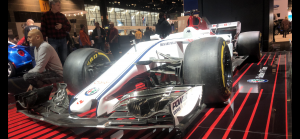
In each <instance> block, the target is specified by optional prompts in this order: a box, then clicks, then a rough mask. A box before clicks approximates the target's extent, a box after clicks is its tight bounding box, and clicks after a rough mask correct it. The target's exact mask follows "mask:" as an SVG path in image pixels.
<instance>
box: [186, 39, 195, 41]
mask: <svg viewBox="0 0 300 139" xmlns="http://www.w3.org/2000/svg"><path fill="white" fill-rule="evenodd" d="M186 40H187V41H189V42H192V41H194V40H193V39H186Z"/></svg>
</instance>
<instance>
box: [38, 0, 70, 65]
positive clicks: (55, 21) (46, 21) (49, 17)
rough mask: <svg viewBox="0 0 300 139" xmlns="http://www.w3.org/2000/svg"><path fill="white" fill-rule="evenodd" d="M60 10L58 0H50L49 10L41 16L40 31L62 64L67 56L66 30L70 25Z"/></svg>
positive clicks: (67, 30)
mask: <svg viewBox="0 0 300 139" xmlns="http://www.w3.org/2000/svg"><path fill="white" fill-rule="evenodd" d="M60 11H61V7H60V0H52V1H50V10H49V11H48V12H45V13H44V14H43V15H42V18H41V31H42V33H43V37H44V40H46V37H48V43H49V44H51V46H52V47H53V48H54V49H55V51H56V52H57V54H58V56H59V58H60V60H61V63H62V64H64V62H65V60H66V58H67V56H68V47H67V40H66V32H70V31H71V25H70V23H69V21H68V19H67V18H66V16H65V15H64V14H62V13H61V12H60Z"/></svg>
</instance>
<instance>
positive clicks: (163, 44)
mask: <svg viewBox="0 0 300 139" xmlns="http://www.w3.org/2000/svg"><path fill="white" fill-rule="evenodd" d="M172 44H176V42H166V43H160V46H165V45H172Z"/></svg>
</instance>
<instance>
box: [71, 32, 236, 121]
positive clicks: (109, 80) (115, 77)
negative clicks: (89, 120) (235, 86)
mask: <svg viewBox="0 0 300 139" xmlns="http://www.w3.org/2000/svg"><path fill="white" fill-rule="evenodd" d="M215 36H216V37H222V38H223V39H224V40H225V41H226V42H228V46H229V49H230V53H231V56H232V49H233V47H232V46H233V45H232V43H231V34H222V35H210V30H196V29H194V28H192V27H187V28H186V29H185V30H184V32H180V33H176V34H171V35H169V36H168V37H166V38H165V39H163V40H162V39H160V38H159V37H158V35H153V36H151V39H157V40H153V41H147V42H140V43H138V44H136V50H135V48H134V47H132V48H131V49H130V50H129V51H128V52H126V53H124V55H123V56H122V57H121V58H120V59H119V60H118V61H117V62H116V63H115V64H113V65H112V66H111V67H110V68H109V69H108V70H107V71H105V72H104V73H103V74H102V75H101V76H100V77H98V78H97V79H96V80H95V81H94V82H92V83H91V84H90V85H88V86H87V87H86V88H85V89H83V90H82V91H81V92H79V93H78V94H77V95H76V96H74V97H73V98H72V99H74V98H77V100H76V101H75V102H74V103H72V104H71V105H70V111H71V112H79V113H82V112H86V111H88V110H90V109H91V104H92V100H93V99H97V100H98V106H97V110H96V115H97V116H99V115H102V114H104V113H110V112H112V111H113V106H114V105H115V104H116V103H117V102H118V99H117V98H114V97H112V96H111V95H112V94H113V93H115V92H117V91H119V89H120V88H121V87H122V86H123V85H124V84H125V83H126V82H128V81H129V80H130V79H131V78H133V77H134V76H136V75H138V74H141V73H144V72H146V71H148V70H150V69H152V68H154V67H156V66H159V65H157V64H156V63H151V64H149V65H135V63H136V62H138V61H147V60H150V59H164V58H163V57H162V56H160V55H157V53H156V51H158V52H161V53H163V54H169V55H170V56H171V57H179V58H184V52H185V49H186V47H187V45H188V43H190V42H191V41H193V40H196V39H201V38H206V37H215ZM177 42H182V44H183V48H181V47H180V45H178V43H177ZM93 88H95V89H94V90H96V91H94V94H92V95H86V92H87V91H89V90H91V89H93ZM201 90H202V88H201Z"/></svg>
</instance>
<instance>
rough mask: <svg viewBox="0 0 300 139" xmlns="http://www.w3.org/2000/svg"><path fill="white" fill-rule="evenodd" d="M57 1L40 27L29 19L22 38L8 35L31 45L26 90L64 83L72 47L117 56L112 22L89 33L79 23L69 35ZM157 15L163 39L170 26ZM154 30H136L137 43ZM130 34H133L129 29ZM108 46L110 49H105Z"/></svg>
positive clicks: (20, 42) (45, 14)
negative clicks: (78, 26) (100, 51)
mask: <svg viewBox="0 0 300 139" xmlns="http://www.w3.org/2000/svg"><path fill="white" fill-rule="evenodd" d="M60 4H61V3H60V1H59V0H53V1H50V4H49V5H50V10H49V11H48V12H45V13H44V14H43V15H42V17H41V27H38V26H35V25H34V21H33V20H32V19H28V20H27V22H26V27H25V28H24V37H23V38H22V39H20V40H19V38H18V36H15V38H14V39H13V40H12V39H10V38H8V39H9V41H12V42H15V43H16V44H17V45H24V46H30V54H31V56H32V60H33V62H32V64H33V69H31V70H29V71H28V72H27V73H26V74H24V75H23V79H24V80H25V82H28V83H29V84H30V85H29V87H28V89H27V91H31V90H32V89H33V88H40V87H43V86H46V85H49V84H53V85H54V90H53V91H56V89H57V84H56V83H59V82H63V65H64V63H65V60H66V58H67V56H68V54H69V53H71V52H72V51H74V50H75V49H80V48H90V47H94V48H97V49H100V50H102V51H104V52H106V53H111V54H112V55H113V57H115V59H118V58H119V43H118V38H119V33H118V30H117V29H116V28H115V27H114V23H113V22H110V23H109V27H110V29H109V30H104V29H103V28H101V27H100V25H99V23H98V22H96V23H95V29H94V30H93V32H91V33H90V35H88V33H87V32H86V30H87V27H86V26H85V25H84V24H81V25H80V31H79V34H77V33H76V32H74V35H73V36H72V37H71V36H70V34H69V32H70V30H71V25H70V23H69V21H68V19H67V18H66V17H65V15H64V14H62V13H61V12H60V11H61V5H60ZM159 17H160V19H159V21H158V24H157V25H156V33H158V34H160V36H161V38H165V37H166V36H167V35H168V34H170V33H171V27H170V24H167V21H166V16H165V14H163V13H161V14H160V15H159ZM169 28H170V29H169ZM154 32H155V30H154V29H152V28H149V27H147V28H146V31H145V32H144V33H142V31H141V30H140V29H138V31H137V32H136V33H135V35H134V36H135V39H136V41H137V43H138V42H140V41H148V40H150V35H152V34H154ZM143 34H144V35H143ZM129 36H133V34H132V32H130V33H129ZM17 45H16V46H17ZM108 45H109V46H110V47H109V48H110V52H109V50H108V49H107V48H108V47H107V46H108ZM16 46H15V47H16Z"/></svg>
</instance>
